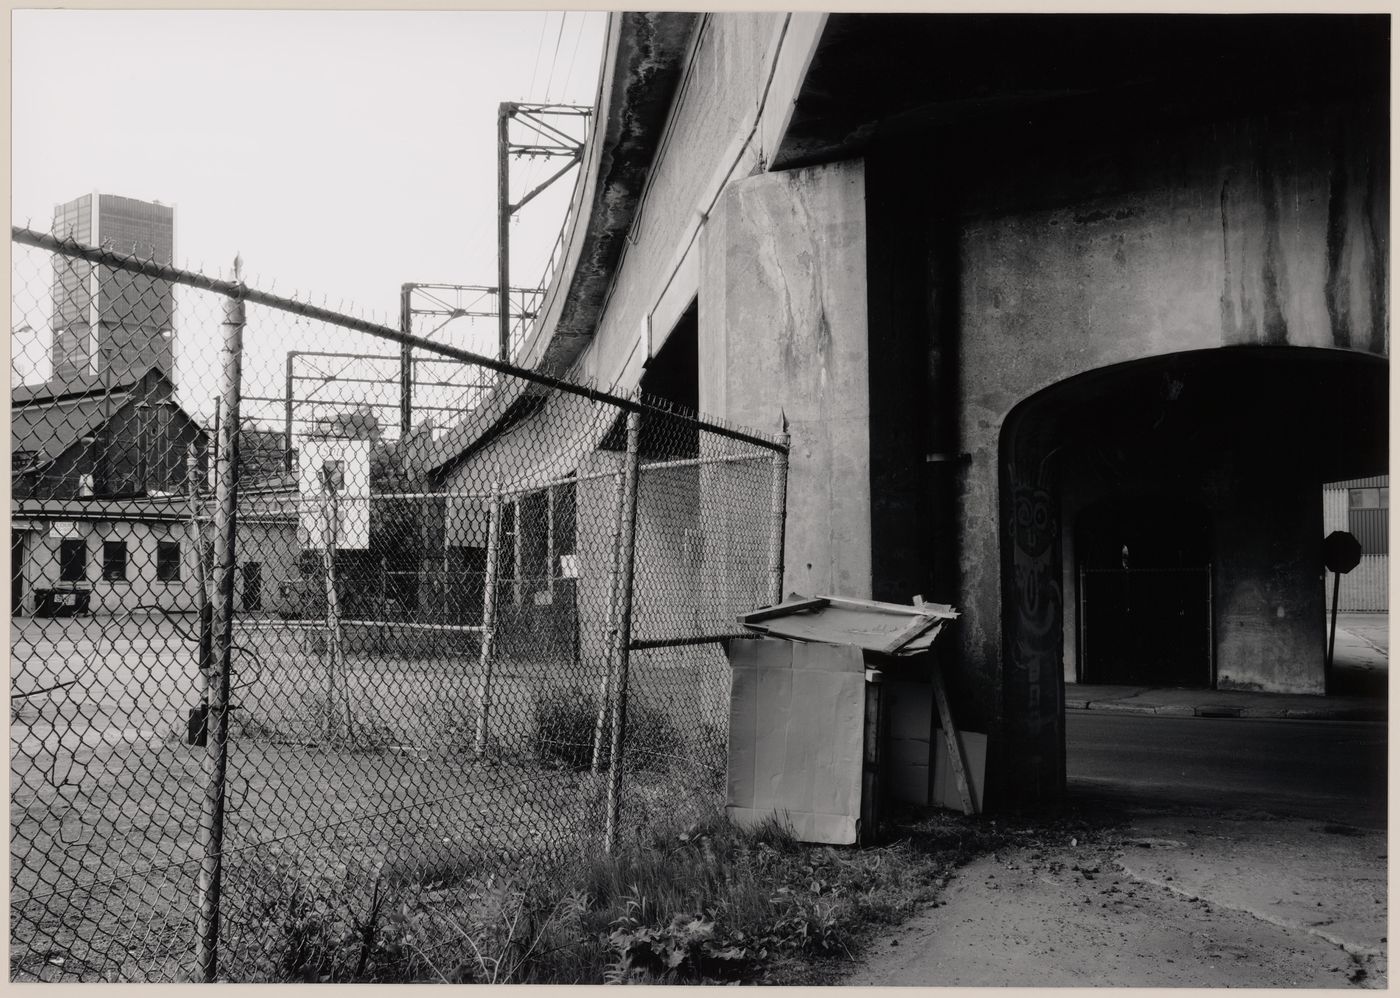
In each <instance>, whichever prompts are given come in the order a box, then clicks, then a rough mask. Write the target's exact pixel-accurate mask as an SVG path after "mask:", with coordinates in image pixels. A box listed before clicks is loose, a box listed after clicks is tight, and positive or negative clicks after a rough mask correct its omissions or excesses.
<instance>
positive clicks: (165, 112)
mask: <svg viewBox="0 0 1400 998" xmlns="http://www.w3.org/2000/svg"><path fill="white" fill-rule="evenodd" d="M606 16H607V15H606V14H605V13H603V12H598V11H592V12H578V11H574V12H559V11H522V12H484V11H432V12H427V11H251V10H250V11H91V10H16V11H13V12H12V18H13V21H12V25H13V36H12V37H13V53H12V55H13V62H12V77H11V79H12V90H11V93H12V104H13V113H12V136H11V138H12V146H11V148H12V164H11V168H12V173H11V177H12V209H11V218H12V220H13V221H14V222H15V223H17V224H21V225H23V224H26V223H30V224H32V225H33V227H34V228H37V229H42V230H47V229H48V228H49V227H50V225H51V222H52V212H53V206H54V205H55V204H57V203H59V202H62V201H67V200H70V199H71V198H73V197H76V196H78V195H80V194H83V193H87V192H91V191H94V190H96V191H100V192H102V193H107V194H121V195H125V196H129V197H135V198H141V199H143V200H152V201H162V202H164V203H167V204H170V203H174V204H175V205H176V257H177V259H176V261H175V262H176V263H177V264H181V265H184V266H189V267H192V268H195V269H203V270H206V271H208V272H215V273H218V272H223V273H227V271H228V269H229V267H230V265H231V262H232V259H233V256H234V254H235V252H238V253H241V254H242V256H243V261H244V276H245V279H246V280H248V282H249V283H250V284H254V285H256V286H259V287H263V288H268V287H269V286H270V285H274V282H275V285H274V286H273V290H275V291H277V292H278V293H284V294H291V293H292V292H293V291H296V292H298V293H299V296H302V297H308V296H309V297H311V298H312V299H313V300H315V301H317V302H318V303H320V301H321V299H322V298H324V299H326V301H327V303H328V304H329V305H330V306H331V307H337V306H338V305H340V304H341V303H342V302H344V303H345V304H346V305H347V306H348V305H350V304H351V303H353V304H354V306H356V310H360V311H363V312H365V313H366V314H368V316H369V317H372V318H376V319H379V320H381V321H384V322H386V323H387V324H389V325H397V323H398V296H399V286H400V284H402V283H403V282H405V281H418V282H451V283H469V284H488V285H490V284H494V283H495V281H496V234H495V214H496V109H497V105H498V104H499V103H500V102H501V101H503V100H530V101H545V100H550V101H555V102H567V103H576V104H586V105H592V104H593V103H594V98H595V91H596V87H597V76H598V70H599V63H600V59H601V54H602V42H603V31H604V25H605V21H606ZM548 172H552V170H551V169H550V167H549V166H548V164H547V163H546V162H544V161H536V162H525V161H516V162H515V163H513V165H512V177H513V179H516V180H519V181H522V182H529V181H531V180H533V181H535V182H538V181H539V180H543V179H544V178H545V177H546V176H547V175H548ZM572 180H573V177H572V175H569V176H568V177H566V178H565V179H564V180H563V181H561V182H560V183H558V184H556V185H555V186H554V188H553V189H552V190H551V191H550V192H549V193H548V194H546V195H543V196H541V197H540V198H538V199H536V200H535V201H534V202H532V203H531V204H530V205H529V206H527V207H526V208H525V209H524V211H523V212H522V217H521V220H520V221H519V222H518V223H517V227H516V229H515V235H514V237H513V239H512V262H513V264H514V265H513V267H512V283H514V284H517V285H533V284H536V283H538V280H539V276H540V273H541V272H542V270H543V268H544V265H545V260H546V257H547V256H548V253H549V250H550V248H551V247H552V245H553V241H554V238H555V236H556V235H557V234H558V230H559V225H560V223H561V221H562V219H563V214H564V209H565V205H566V203H567V198H568V195H569V193H570V189H571V186H572ZM512 188H513V196H514V197H515V198H516V199H518V198H519V197H520V195H521V194H522V193H523V192H524V190H526V189H527V188H526V187H525V186H523V183H513V184H512ZM17 250H18V248H17ZM24 263H25V261H24V260H23V259H22V258H21V254H20V253H19V252H17V253H16V274H15V278H16V280H17V282H19V281H22V279H23V277H24V275H23V273H21V272H20V271H21V270H22V268H23V264H24ZM41 280H42V282H43V283H45V284H46V283H47V273H45V274H43V276H42V278H41ZM46 293H47V288H46V287H36V288H35V289H34V295H33V296H32V297H35V298H42V297H44V296H45V295H46ZM15 296H16V299H17V301H19V300H22V299H23V288H22V287H17V289H16V291H15ZM20 321H21V317H18V316H17V317H16V318H15V322H16V324H18V323H19V322H20ZM483 325H484V326H485V327H489V326H490V325H491V324H490V323H489V322H488V323H485V324H483ZM35 335H36V336H42V335H43V334H42V332H41V333H38V334H35ZM180 336H181V342H180V349H181V352H182V353H189V352H190V351H192V350H194V351H203V350H204V349H206V348H211V347H212V346H213V343H212V342H210V343H207V344H203V343H200V342H199V341H198V340H199V335H198V333H196V332H194V331H191V330H189V329H183V328H182V329H181V331H180ZM39 347H40V345H39V344H38V343H33V344H26V343H25V342H23V340H22V339H19V340H17V341H16V342H15V343H14V344H13V348H14V349H15V350H16V352H17V353H19V354H28V355H31V356H35V355H37V354H39V353H41V352H46V351H47V342H46V341H45V343H44V344H43V349H42V350H41V349H40V348H39ZM482 347H485V348H486V349H488V350H489V349H490V343H489V341H488V342H487V343H481V344H477V348H478V349H480V348H482ZM35 359H37V356H35ZM18 363H20V361H19V360H18V359H17V364H18ZM45 366H46V365H45ZM44 373H46V372H44ZM182 377H183V376H182ZM181 387H182V389H184V388H186V387H187V386H186V385H183V384H182V386H181ZM265 387H270V386H265ZM210 388H211V389H212V384H211V385H210ZM181 394H182V395H184V394H186V393H185V392H184V391H182V393H181Z"/></svg>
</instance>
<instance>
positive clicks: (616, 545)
mask: <svg viewBox="0 0 1400 998" xmlns="http://www.w3.org/2000/svg"><path fill="white" fill-rule="evenodd" d="M626 498H627V476H626V474H625V473H624V472H621V471H619V472H618V473H617V496H616V500H617V501H616V502H614V503H613V529H612V552H613V556H612V566H611V568H610V569H609V571H608V630H607V634H608V652H607V655H606V657H605V661H604V663H603V675H602V678H600V679H599V680H598V722H597V724H596V725H595V726H594V728H593V772H595V773H596V772H598V770H599V769H600V768H602V765H603V732H605V731H607V730H608V729H607V725H608V720H609V718H610V717H611V716H612V697H611V691H612V672H613V652H614V650H615V649H616V647H617V642H616V641H614V640H613V634H614V633H615V632H616V631H617V580H618V576H619V575H620V574H621V572H622V507H623V506H624V505H625V504H626Z"/></svg>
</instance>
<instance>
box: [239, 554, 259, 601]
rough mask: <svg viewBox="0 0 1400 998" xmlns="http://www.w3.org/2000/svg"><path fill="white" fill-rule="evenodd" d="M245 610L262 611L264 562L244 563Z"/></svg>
mask: <svg viewBox="0 0 1400 998" xmlns="http://www.w3.org/2000/svg"><path fill="white" fill-rule="evenodd" d="M243 609H245V610H261V609H262V562H258V561H245V562H244V563H243Z"/></svg>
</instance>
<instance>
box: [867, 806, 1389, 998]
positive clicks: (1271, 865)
mask: <svg viewBox="0 0 1400 998" xmlns="http://www.w3.org/2000/svg"><path fill="white" fill-rule="evenodd" d="M1093 839H1094V840H1093V841H1092V842H1090V841H1079V840H1077V839H1075V838H1070V839H1069V840H1067V841H1064V842H1062V843H1057V844H1054V845H1051V846H1043V847H1034V848H1022V849H1016V850H1013V851H1009V852H1003V853H1001V854H998V855H993V856H990V857H985V858H983V859H981V860H979V861H977V862H974V863H972V864H970V865H969V866H967V867H965V868H964V869H963V870H962V871H960V873H959V874H958V875H957V876H956V877H955V878H954V880H953V881H952V882H951V883H950V884H949V885H948V887H947V888H946V890H945V891H944V892H943V894H942V897H941V900H940V901H938V902H936V903H935V905H934V907H932V908H930V909H929V910H928V911H926V912H925V913H923V914H922V915H920V916H918V917H917V918H915V919H913V920H911V921H909V922H907V923H905V924H904V926H902V927H901V929H900V930H898V931H896V932H895V933H893V934H892V935H891V936H890V937H888V938H887V939H883V940H879V941H877V942H876V943H874V944H873V945H872V946H871V947H870V949H869V950H868V951H867V953H866V956H865V958H864V959H863V960H862V962H861V963H860V964H859V965H858V966H857V968H856V969H855V970H854V972H853V973H852V974H851V975H850V976H849V977H848V978H847V979H846V980H844V981H842V982H841V983H843V984H847V985H861V986H871V985H878V986H890V985H896V986H897V985H934V986H1012V987H1014V986H1041V987H1045V986H1049V987H1055V986H1116V987H1226V986H1239V987H1358V986H1360V987H1385V985H1386V979H1387V978H1386V931H1387V929H1386V865H1387V852H1386V836H1385V833H1384V832H1382V831H1368V830H1362V829H1358V828H1354V827H1352V826H1348V825H1340V824H1336V825H1333V824H1325V823H1320V822H1316V821H1304V820H1280V819H1274V818H1269V817H1267V816H1263V815H1257V814H1254V815H1249V814H1239V815H1230V816H1224V817H1216V816H1208V815H1199V814H1196V815H1192V814H1181V813H1177V814H1150V815H1139V816H1135V817H1134V819H1133V820H1132V821H1130V822H1129V823H1128V824H1127V826H1126V827H1124V828H1122V829H1121V830H1118V831H1115V832H1112V833H1105V834H1102V835H1099V834H1096V835H1095V836H1093Z"/></svg>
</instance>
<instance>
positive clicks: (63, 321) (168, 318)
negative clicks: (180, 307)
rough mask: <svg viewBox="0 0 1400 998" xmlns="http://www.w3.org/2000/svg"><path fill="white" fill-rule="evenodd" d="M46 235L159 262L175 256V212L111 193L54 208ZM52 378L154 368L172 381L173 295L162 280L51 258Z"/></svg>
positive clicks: (120, 373) (66, 379) (69, 379)
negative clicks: (52, 270) (51, 232)
mask: <svg viewBox="0 0 1400 998" xmlns="http://www.w3.org/2000/svg"><path fill="white" fill-rule="evenodd" d="M53 233H54V235H56V236H58V237H59V238H61V239H73V240H76V241H78V242H80V243H86V244H88V245H92V246H105V247H107V248H108V249H111V250H113V251H116V252H119V253H126V254H135V255H136V256H139V257H142V258H143V259H146V258H149V259H154V260H155V261H156V262H158V263H170V262H171V261H172V260H173V258H174V255H175V209H174V207H173V206H171V205H163V204H160V203H159V202H150V201H138V200H136V199H135V198H126V197H117V196H116V195H112V194H97V193H92V194H84V195H83V196H82V197H80V198H77V199H75V200H73V201H68V202H66V203H64V204H61V205H58V206H57V207H55V208H54V214H53ZM52 322H53V371H52V375H51V377H52V380H54V381H57V382H72V381H76V380H80V379H82V378H85V377H98V376H102V375H103V374H107V375H109V376H112V377H123V376H124V375H126V374H127V373H139V372H140V371H143V370H145V369H146V368H149V367H152V366H157V367H159V368H160V369H161V371H162V372H163V373H164V374H165V376H166V377H167V378H169V379H170V380H171V382H173V381H174V380H175V295H174V289H173V287H172V285H171V283H170V282H169V281H162V280H158V279H155V278H151V277H145V276H143V275H140V274H132V273H128V272H126V271H118V270H113V269H112V268H110V267H102V266H96V265H93V264H90V263H87V262H84V261H82V260H73V259H69V258H67V257H63V256H55V257H54V275H53V319H52Z"/></svg>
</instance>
